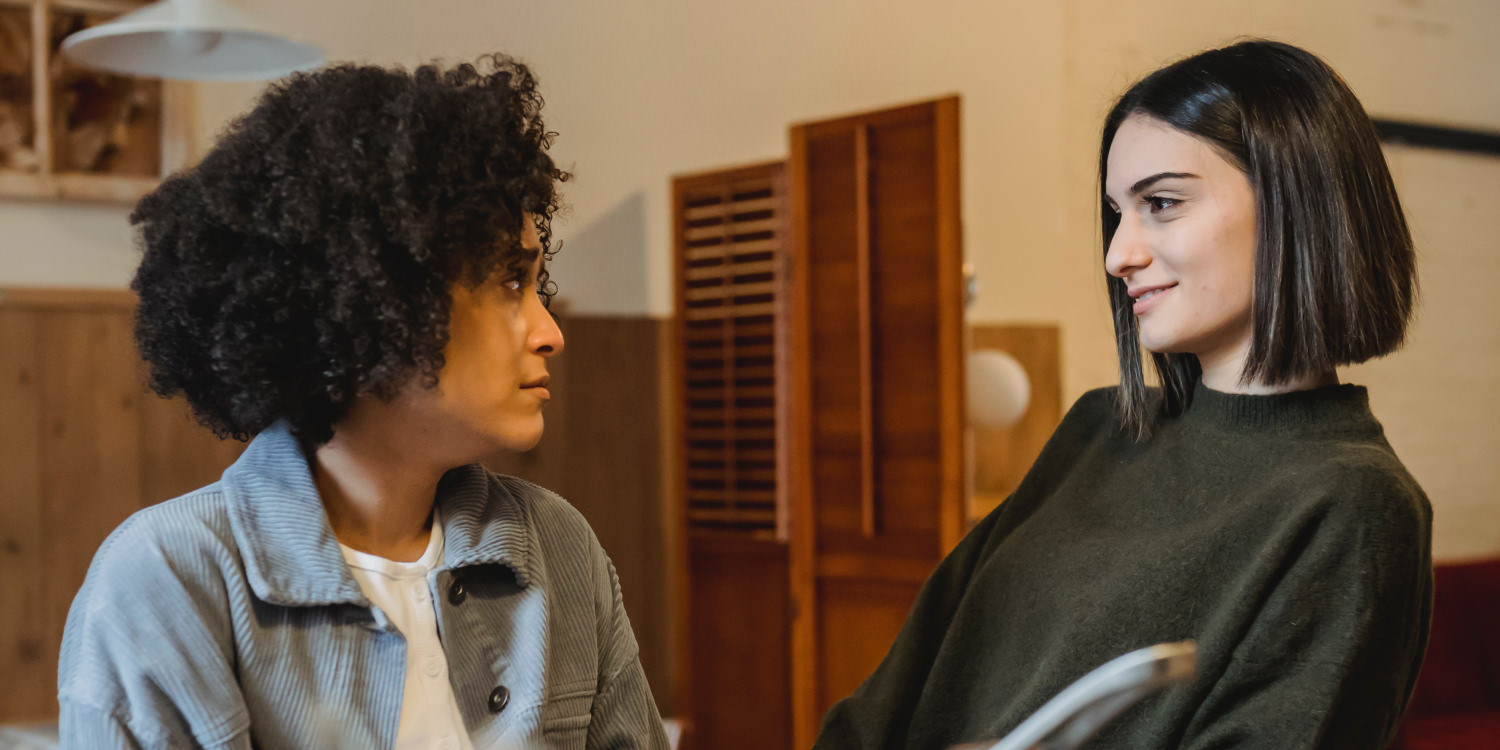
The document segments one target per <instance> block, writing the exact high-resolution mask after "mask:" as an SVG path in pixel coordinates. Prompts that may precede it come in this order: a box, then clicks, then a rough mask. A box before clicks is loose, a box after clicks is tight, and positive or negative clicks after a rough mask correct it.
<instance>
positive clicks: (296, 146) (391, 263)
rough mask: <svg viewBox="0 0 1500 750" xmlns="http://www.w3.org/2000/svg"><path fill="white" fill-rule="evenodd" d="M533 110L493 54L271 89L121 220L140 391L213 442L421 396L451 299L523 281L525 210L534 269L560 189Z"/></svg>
mask: <svg viewBox="0 0 1500 750" xmlns="http://www.w3.org/2000/svg"><path fill="white" fill-rule="evenodd" d="M541 108H542V98H541V96H540V95H539V94H538V92H537V87H536V79H535V77H534V76H533V75H532V73H531V72H530V71H529V70H528V69H527V68H526V67H525V66H524V65H522V64H520V63H518V62H516V61H514V60H511V59H509V58H506V57H504V56H500V55H494V56H489V57H485V58H482V59H480V60H479V61H478V63H477V64H475V65H469V64H464V65H459V66H457V67H454V68H452V69H446V70H445V69H441V68H439V67H437V66H435V65H426V66H423V67H419V68H417V69H416V70H415V71H412V72H410V73H408V72H405V71H402V70H391V69H385V68H379V67H370V66H355V65H341V66H336V67H330V68H325V69H323V70H319V71H316V72H312V73H306V74H299V75H295V76H293V77H291V78H288V79H286V80H284V81H282V82H279V83H277V84H275V85H274V86H272V87H271V88H270V89H269V90H268V91H267V92H266V93H265V94H264V95H263V96H262V97H261V99H260V101H259V102H258V103H257V104H256V106H255V108H254V109H253V110H252V111H251V112H250V113H249V114H246V115H244V116H243V117H241V118H239V119H238V120H236V121H235V122H233V123H232V124H231V125H230V126H229V128H228V129H227V131H226V132H225V133H224V134H223V136H222V137H221V138H220V140H219V142H218V144H217V145H216V146H215V147H214V148H213V150H212V151H211V152H210V153H209V154H208V155H207V156H206V157H205V158H204V159H203V161H202V162H201V163H200V164H199V165H198V166H197V167H195V168H192V169H190V170H186V171H184V172H181V173H179V174H176V175H174V176H172V177H171V178H169V179H167V180H166V181H165V182H163V183H162V185H161V186H160V187H159V188H158V189H157V190H156V191H155V192H153V193H151V194H150V195H147V196H146V197H145V198H143V199H142V200H141V202H140V203H139V204H138V205H137V206H136V209H135V212H134V213H133V214H132V215H131V217H130V220H131V222H132V223H133V224H136V225H139V228H140V237H141V244H142V245H143V257H142V259H141V265H140V268H139V269H138V270H137V271H136V275H135V280H134V281H133V282H132V284H131V288H132V289H134V290H135V291H136V292H137V293H138V294H139V295H140V306H139V308H138V311H137V317H136V325H135V335H136V341H137V344H138V345H139V347H140V350H141V355H142V356H143V357H144V358H145V360H146V362H147V363H148V364H149V365H150V382H151V387H152V389H153V390H155V391H156V392H157V393H159V394H161V395H163V396H168V397H170V396H174V395H176V394H179V393H181V394H183V395H184V396H186V398H187V400H188V402H189V403H190V404H191V405H192V407H193V410H194V412H195V413H196V415H197V417H198V419H199V421H201V422H203V424H205V425H206V426H208V427H209V428H210V429H212V430H214V432H215V433H217V434H219V435H220V436H232V437H234V438H236V439H239V440H246V439H248V438H249V437H250V436H252V435H254V434H255V433H257V432H259V431H261V430H262V429H264V428H266V427H267V426H269V425H270V424H271V423H272V422H275V421H276V420H279V419H285V420H287V421H288V422H289V423H290V424H291V426H292V429H293V430H294V431H295V432H296V434H297V435H298V437H299V438H300V439H301V440H302V442H303V443H304V444H306V445H311V446H315V445H320V444H322V443H325V442H327V441H328V440H329V438H331V437H332V435H333V427H334V425H335V424H336V423H338V422H339V420H340V419H341V418H342V417H343V416H344V415H345V413H346V412H347V410H348V407H349V404H350V401H351V400H352V399H353V398H355V397H356V396H363V395H367V394H373V395H375V396H377V397H379V398H382V399H387V400H389V399H391V398H394V397H395V395H396V394H397V393H398V392H399V391H400V390H401V389H402V388H403V387H404V386H406V385H407V384H409V383H411V382H412V381H413V379H414V378H420V379H421V382H422V383H423V384H424V385H425V386H427V387H431V386H433V385H435V384H436V382H437V372H438V371H439V370H440V369H441V368H442V367H443V354H442V352H443V349H444V347H445V346H446V345H447V343H448V320H449V317H448V316H449V307H450V305H451V301H452V300H451V297H450V294H449V292H450V290H451V289H452V287H453V285H454V284H457V283H463V284H466V285H468V286H476V285H478V284H480V283H482V282H484V281H485V280H487V279H491V278H492V277H494V276H496V275H497V274H503V275H504V277H505V280H510V279H515V278H522V277H524V276H525V271H526V270H527V268H528V267H529V265H530V263H531V262H532V261H534V260H535V258H536V253H535V252H534V251H532V252H528V251H526V250H524V249H523V248H522V247H521V242H520V235H521V228H522V224H521V222H522V221H523V220H524V218H525V215H526V214H530V215H531V216H532V217H533V220H534V221H535V223H536V228H537V231H538V233H539V235H540V236H541V239H542V248H543V249H542V254H543V256H544V260H545V258H550V257H551V253H552V251H551V248H550V245H549V242H548V236H549V232H548V229H549V227H550V223H551V219H552V216H553V214H554V213H555V212H556V211H557V208H558V197H557V193H556V191H555V184H556V183H557V182H561V181H564V180H566V179H568V174H567V173H565V172H563V171H561V170H560V169H558V168H557V167H556V166H555V165H554V164H553V162H552V159H551V157H549V156H548V154H547V149H548V148H549V147H550V146H551V143H552V138H553V136H554V134H553V133H551V132H548V131H547V129H546V128H545V127H544V126H543V124H542V118H541V114H540V113H541ZM538 283H539V284H540V285H541V290H542V293H543V300H544V301H547V300H550V296H551V292H552V289H551V285H550V282H549V281H548V280H547V279H546V277H545V274H544V275H543V277H542V278H541V279H539V280H538Z"/></svg>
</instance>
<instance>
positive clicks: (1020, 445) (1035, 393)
mask: <svg viewBox="0 0 1500 750" xmlns="http://www.w3.org/2000/svg"><path fill="white" fill-rule="evenodd" d="M969 335H970V340H971V348H972V349H974V350H977V349H998V350H1000V351H1003V352H1005V353H1007V354H1009V355H1011V356H1012V357H1015V358H1016V361H1018V362H1020V363H1021V367H1022V368H1024V369H1025V370H1026V377H1027V380H1028V381H1030V384H1031V402H1030V404H1028V405H1027V408H1026V412H1025V414H1023V415H1022V416H1021V419H1020V421H1019V422H1017V423H1016V424H1014V425H1011V426H1010V427H1006V428H1003V429H990V428H985V427H974V428H973V431H972V433H971V439H972V440H973V441H974V442H973V448H974V450H973V454H974V458H973V466H974V485H973V492H972V493H971V494H970V496H969V503H968V509H967V512H968V517H969V520H971V521H977V520H978V519H980V518H983V517H984V516H985V515H987V514H989V512H990V511H992V510H994V509H995V507H996V506H998V505H999V504H1000V503H1001V502H1003V501H1004V500H1005V498H1006V497H1008V496H1009V495H1010V493H1012V492H1014V491H1015V489H1016V487H1017V485H1019V484H1020V483H1021V478H1022V477H1023V476H1025V475H1026V472H1027V471H1029V470H1030V469H1031V464H1032V463H1033V462H1034V461H1036V457H1037V456H1038V455H1039V454H1040V453H1041V452H1042V446H1044V445H1046V444H1047V438H1049V437H1051V436H1052V431H1053V430H1054V429H1056V428H1057V424H1058V423H1059V422H1061V421H1062V412H1063V403H1062V362H1061V359H1060V351H1061V342H1060V340H1059V339H1060V334H1059V331H1058V327H1057V326H1056V325H1040V324H1037V325H1001V324H976V325H974V326H972V327H971V328H970V329H969Z"/></svg>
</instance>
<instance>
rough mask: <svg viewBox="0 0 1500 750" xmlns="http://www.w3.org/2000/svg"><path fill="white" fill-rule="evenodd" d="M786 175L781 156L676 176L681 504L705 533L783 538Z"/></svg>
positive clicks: (689, 519) (693, 526) (689, 523)
mask: <svg viewBox="0 0 1500 750" xmlns="http://www.w3.org/2000/svg"><path fill="white" fill-rule="evenodd" d="M785 185H786V182H785V176H784V167H783V165H782V164H781V163H775V164H766V165H759V166H755V167H746V168H741V169H734V170H727V171H722V172H715V173H710V174H701V175H694V176H692V177H684V178H679V179H678V180H677V182H676V185H675V188H676V189H675V190H674V198H675V201H676V206H675V211H676V216H677V221H676V233H677V237H676V238H675V243H674V246H675V248H676V251H677V258H676V263H675V265H676V269H677V275H676V279H677V298H678V315H679V326H678V331H679V333H678V335H679V341H678V345H679V349H678V351H679V352H681V366H682V367H683V372H682V390H681V393H682V399H683V401H682V404H681V406H682V410H681V412H680V413H681V414H682V419H683V430H682V433H681V434H682V435H683V438H684V439H683V444H682V450H683V461H684V462H685V464H686V465H685V467H684V468H685V480H686V483H685V487H684V494H685V496H684V500H685V503H684V505H685V509H686V513H687V526H688V529H689V531H690V532H692V531H696V530H710V529H711V530H716V531H735V532H743V533H746V534H751V535H768V534H777V535H779V534H780V533H781V531H782V530H783V528H784V525H785V524H784V517H785V512H784V510H783V509H782V506H783V504H782V503H781V502H780V500H779V487H781V486H782V484H783V483H782V482H780V481H779V476H780V467H781V463H782V462H781V460H780V456H779V446H780V444H781V439H780V434H781V430H782V425H781V419H780V418H779V415H778V410H779V405H780V402H781V398H780V395H779V394H780V392H781V388H782V387H783V383H782V382H781V379H780V377H779V372H780V371H781V369H782V365H781V363H780V362H779V361H778V360H779V356H780V355H779V353H778V352H779V350H780V347H781V345H780V343H779V342H780V341H781V339H782V338H783V337H782V336H781V335H780V333H779V332H780V331H781V330H782V329H783V326H784V316H785V313H784V304H785V294H784V293H783V291H782V290H783V286H784V284H785V278H784V274H785V262H786V256H785V250H784V247H785V237H786V225H785V218H786V212H785V196H786V188H785Z"/></svg>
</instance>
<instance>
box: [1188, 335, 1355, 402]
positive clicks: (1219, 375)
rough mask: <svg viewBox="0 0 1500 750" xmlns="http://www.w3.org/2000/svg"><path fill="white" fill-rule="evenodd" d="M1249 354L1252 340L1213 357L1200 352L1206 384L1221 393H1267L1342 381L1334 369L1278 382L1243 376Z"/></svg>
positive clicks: (1256, 394)
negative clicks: (1235, 349) (1227, 353)
mask: <svg viewBox="0 0 1500 750" xmlns="http://www.w3.org/2000/svg"><path fill="white" fill-rule="evenodd" d="M1249 354H1250V342H1249V341H1246V342H1244V344H1243V346H1242V347H1241V348H1240V349H1239V350H1237V351H1235V352H1232V353H1230V356H1224V357H1218V358H1214V359H1210V358H1207V357H1204V356H1202V355H1200V356H1199V357H1198V363H1199V364H1200V365H1202V366H1203V385H1205V386H1207V387H1209V388H1212V389H1213V390H1216V391H1219V392H1220V393H1240V394H1244V395H1247V396H1268V395H1271V394H1276V393H1292V392H1293V391H1309V390H1312V389H1314V388H1322V387H1325V386H1330V385H1338V382H1339V377H1338V373H1337V372H1335V371H1334V370H1332V369H1329V370H1327V371H1325V372H1318V373H1313V374H1311V375H1304V376H1302V377H1299V378H1294V379H1292V380H1288V381H1285V382H1279V383H1264V382H1261V381H1258V380H1244V379H1242V378H1241V375H1242V374H1243V373H1244V371H1245V360H1246V358H1247V357H1248V356H1249Z"/></svg>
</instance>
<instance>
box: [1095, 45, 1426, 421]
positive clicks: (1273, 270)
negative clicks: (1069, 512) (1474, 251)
mask: <svg viewBox="0 0 1500 750" xmlns="http://www.w3.org/2000/svg"><path fill="white" fill-rule="evenodd" d="M1132 115H1145V116H1148V117H1151V118H1154V119H1156V120H1160V121H1161V122H1164V123H1166V124H1168V125H1171V126H1172V127H1174V128H1177V129H1178V130H1181V131H1182V132H1184V133H1187V134H1189V135H1192V136H1195V137H1197V138H1200V139H1202V140H1203V141H1205V142H1207V143H1208V144H1209V145H1211V146H1213V147H1214V148H1215V149H1216V150H1217V151H1218V152H1219V153H1220V154H1221V155H1222V156H1224V158H1226V159H1228V160H1229V162H1230V163H1231V164H1234V165H1235V166H1237V167H1238V168H1239V169H1240V170H1241V171H1243V172H1244V173H1245V174H1246V176H1248V177H1249V180H1250V186H1251V190H1252V191H1253V192H1254V195H1255V203H1256V214H1257V219H1256V258H1255V279H1254V293H1253V300H1254V301H1253V302H1252V309H1251V317H1252V320H1253V332H1252V334H1251V335H1252V339H1251V344H1250V353H1249V356H1248V358H1247V360H1246V362H1245V369H1244V371H1243V372H1242V373H1241V376H1240V377H1241V379H1242V381H1247V382H1248V381H1257V382H1262V383H1268V384H1275V383H1284V382H1288V381H1291V380H1294V379H1297V378H1299V377H1304V376H1308V375H1313V374H1316V373H1319V372H1325V371H1327V370H1330V369H1332V368H1334V367H1336V366H1339V365H1348V364H1355V363H1358V362H1364V361H1366V360H1368V359H1372V358H1374V357H1379V356H1382V355H1385V354H1389V353H1390V352H1392V351H1395V350H1396V349H1397V348H1399V347H1400V346H1401V343H1402V341H1403V340H1404V339H1405V336H1406V326H1407V323H1408V321H1409V320H1410V319H1411V313H1412V305H1413V303H1414V301H1415V299H1416V285H1417V282H1416V254H1415V252H1414V250H1413V248H1412V241H1411V232H1410V231H1409V230H1408V228H1407V225H1406V218H1405V215H1404V214H1403V213H1402V211H1401V202H1400V200H1399V199H1398V198H1397V197H1396V187H1395V184H1394V183H1393V182H1392V180H1391V174H1390V170H1389V169H1388V168H1387V166H1386V163H1385V155H1384V154H1383V153H1382V152H1381V150H1380V141H1379V137H1378V136H1377V134H1376V132H1375V126H1374V124H1373V123H1371V122H1370V118H1369V116H1368V115H1367V114H1365V111H1364V108H1363V107H1362V106H1360V103H1359V100H1358V99H1357V98H1355V96H1354V92H1352V91H1350V90H1349V86H1348V85H1347V84H1346V83H1344V81H1343V79H1342V78H1340V77H1339V75H1338V73H1336V72H1334V70H1333V69H1332V68H1330V67H1329V66H1328V65H1327V64H1326V63H1324V62H1323V61H1322V60H1320V59H1318V57H1317V56H1315V55H1313V54H1312V53H1310V52H1307V51H1306V50H1302V49H1299V48H1297V47H1293V46H1291V45H1288V44H1282V43H1279V42H1271V41H1264V40H1251V41H1246V42H1241V43H1239V44H1235V45H1232V46H1229V47H1223V48H1221V49H1215V50H1210V51H1207V52H1203V53H1200V54H1197V55H1194V56H1192V57H1189V58H1186V59H1184V60H1180V61H1178V62H1175V63H1173V64H1171V65H1168V66H1167V67H1165V68H1162V69H1161V70H1158V71H1156V72H1155V73H1152V74H1150V75H1148V76H1146V77H1145V78H1143V79H1141V80H1140V81H1139V82H1137V83H1136V84H1135V85H1133V86H1131V87H1130V89H1129V90H1127V91H1126V92H1125V93H1124V95H1122V96H1121V97H1120V99H1119V101H1117V102H1116V103H1115V105H1114V107H1113V108H1112V109H1111V110H1110V112H1109V116H1108V117H1107V118H1106V119H1105V121H1104V132H1103V136H1102V138H1101V139H1100V145H1099V211H1100V217H1101V225H1102V229H1103V232H1102V237H1101V239H1102V243H1103V251H1104V253H1106V254H1107V253H1108V252H1109V243H1110V241H1111V240H1112V239H1113V238H1114V235H1115V230H1116V229H1117V228H1119V225H1120V218H1119V216H1118V215H1117V214H1115V213H1114V211H1112V210H1111V209H1110V208H1109V203H1108V199H1107V198H1106V197H1105V195H1104V182H1105V178H1106V168H1107V165H1108V159H1109V148H1110V145H1111V144H1112V143H1113V142H1114V138H1115V132H1116V131H1117V130H1118V129H1119V127H1120V124H1121V123H1123V122H1124V121H1125V119H1126V118H1128V117H1131V116H1132ZM1106 278H1107V282H1106V283H1107V285H1108V288H1109V299H1110V307H1111V310H1112V311H1113V313H1114V325H1115V341H1116V344H1117V348H1118V350H1119V356H1120V390H1119V411H1120V416H1121V420H1122V423H1123V425H1124V427H1125V429H1126V431H1127V432H1130V433H1132V434H1133V435H1134V436H1135V437H1136V438H1137V439H1144V438H1146V437H1147V436H1149V435H1150V432H1151V425H1152V423H1153V422H1154V421H1155V420H1156V419H1157V418H1158V417H1159V416H1162V415H1166V416H1173V415H1176V414H1180V413H1181V412H1182V411H1183V409H1185V408H1186V407H1187V405H1188V403H1189V402H1190V401H1191V399H1192V394H1193V390H1194V388H1196V387H1197V384H1198V381H1199V380H1200V379H1201V377H1202V368H1201V367H1200V365H1199V363H1198V358H1197V357H1196V356H1194V355H1192V354H1173V353H1161V352H1153V353H1152V355H1151V358H1152V360H1153V363H1154V364H1155V369H1156V372H1157V375H1158V377H1159V379H1160V381H1161V391H1162V394H1161V396H1162V397H1161V399H1160V401H1159V402H1158V403H1156V404H1155V405H1153V401H1154V399H1153V398H1152V394H1151V393H1150V392H1149V391H1148V389H1147V388H1146V385H1145V382H1144V377H1143V374H1142V368H1141V346H1140V337H1139V329H1138V322H1137V320H1136V318H1135V315H1134V313H1133V312H1132V311H1131V304H1132V300H1131V299H1130V295H1129V294H1128V293H1127V292H1126V287H1125V282H1124V281H1123V280H1121V279H1117V278H1114V277H1106Z"/></svg>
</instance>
